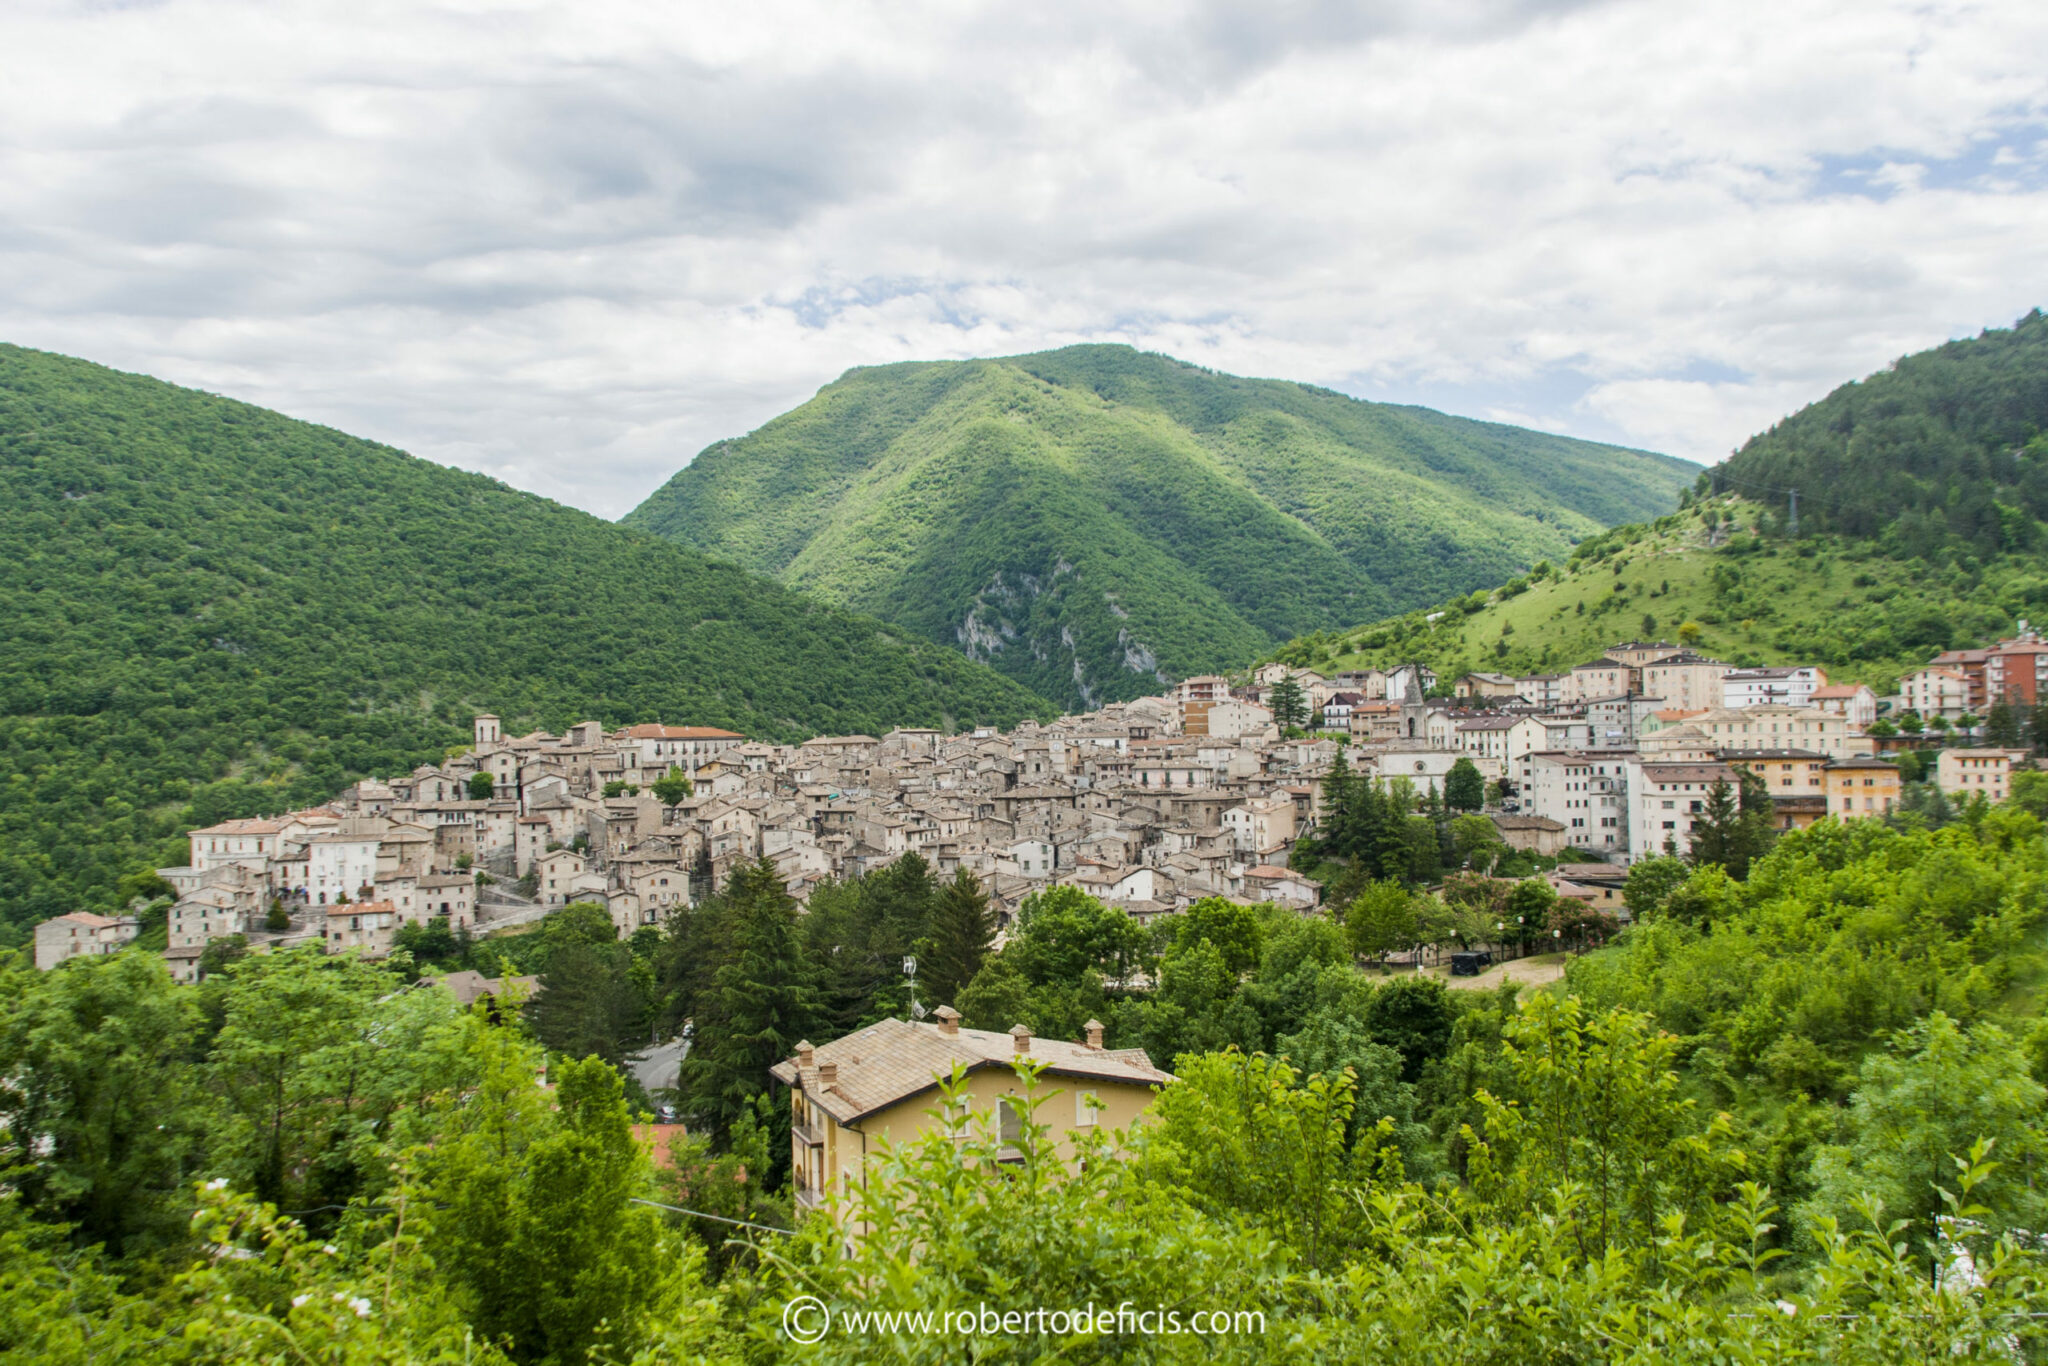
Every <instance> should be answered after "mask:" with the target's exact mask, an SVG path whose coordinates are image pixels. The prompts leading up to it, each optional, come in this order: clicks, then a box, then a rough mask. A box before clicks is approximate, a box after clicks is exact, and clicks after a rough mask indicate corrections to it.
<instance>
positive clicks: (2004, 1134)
mask: <svg viewBox="0 0 2048 1366" xmlns="http://www.w3.org/2000/svg"><path fill="white" fill-rule="evenodd" d="M1893 1048H1894V1051H1893V1052H1891V1053H1878V1054H1873V1055H1872V1056H1871V1057H1869V1058H1867V1059H1865V1060H1864V1063H1863V1069H1862V1072H1861V1074H1860V1075H1859V1077H1858V1080H1857V1085H1856V1094H1855V1097H1854V1099H1853V1100H1852V1101H1851V1102H1850V1105H1849V1113H1848V1116H1847V1124H1846V1125H1845V1130H1846V1132H1845V1133H1844V1140H1845V1141H1844V1142H1842V1143H1840V1144H1830V1145H1827V1146H1825V1147H1823V1148H1821V1149H1820V1150H1819V1151H1818V1152H1816V1153H1815V1154H1814V1158H1813V1184H1814V1193H1813V1196H1812V1198H1811V1199H1810V1200H1808V1201H1807V1202H1806V1204H1805V1205H1804V1206H1803V1207H1802V1208H1801V1210H1800V1215H1801V1217H1802V1218H1803V1219H1804V1220H1805V1221H1806V1222H1807V1223H1808V1224H1814V1225H1817V1224H1818V1223H1819V1222H1820V1221H1821V1220H1823V1219H1826V1218H1830V1217H1832V1218H1834V1219H1837V1220H1838V1221H1840V1222H1841V1223H1843V1224H1850V1223H1853V1222H1855V1221H1856V1209H1855V1206H1856V1203H1857V1202H1858V1201H1859V1200H1860V1199H1862V1198H1863V1197H1865V1196H1874V1197H1876V1198H1877V1199H1878V1200H1881V1201H1882V1202H1883V1207H1884V1213H1885V1217H1886V1218H1888V1219H1910V1220H1912V1221H1913V1227H1914V1232H1915V1234H1916V1236H1918V1237H1919V1238H1922V1239H1926V1240H1930V1241H1931V1240H1932V1239H1933V1237H1934V1232H1935V1230H1934V1221H1935V1219H1936V1217H1937V1216H1939V1215H1942V1214H1946V1213H1949V1212H1950V1211H1949V1210H1948V1209H1947V1208H1946V1207H1945V1205H1944V1203H1943V1201H1942V1200H1941V1198H1940V1191H1941V1190H1943V1189H1950V1190H1953V1189H1954V1188H1955V1177H1956V1158H1957V1157H1958V1156H1960V1155H1962V1154H1966V1153H1968V1152H1969V1151H1970V1148H1971V1145H1972V1144H1975V1143H1977V1142H1978V1141H1979V1140H1988V1142H1989V1143H1990V1144H1992V1145H1994V1146H1992V1147H1990V1149H1989V1155H1990V1157H1991V1158H1992V1163H1991V1169H1990V1170H1988V1171H1987V1173H1986V1178H1987V1179H1985V1180H1984V1181H1983V1182H1982V1183H1981V1184H1980V1185H1979V1186H1978V1187H1977V1189H1976V1192H1975V1194H1976V1198H1977V1201H1978V1203H1979V1204H1980V1205H1981V1206H1983V1209H1982V1210H1981V1211H1980V1212H1979V1213H1978V1214H1977V1215H1976V1216H1975V1217H1976V1218H1977V1219H1978V1220H1979V1221H1980V1222H1985V1223H1988V1224H1989V1225H1990V1226H1991V1227H1993V1228H1994V1229H1998V1230H2003V1229H2013V1228H2017V1229H2038V1228H2040V1227H2042V1224H2043V1221H2044V1219H2048V1190H2044V1189H2043V1186H2044V1184H2048V1133H2044V1132H2043V1129H2042V1124H2041V1116H2042V1105H2043V1102H2044V1101H2048V1089H2044V1088H2043V1087H2042V1085H2041V1083H2039V1082H2038V1081H2036V1080H2035V1079H2034V1078H2033V1076H2032V1075H2030V1073H2029V1071H2028V1068H2027V1058H2026V1055H2025V1053H2023V1052H2022V1051H2021V1050H2020V1049H2019V1048H2018V1047H2017V1046H2016V1045H2015V1044H2014V1043H2013V1041H2012V1040H2011V1039H2010V1038H2009V1037H2008V1036H2007V1035H2006V1034H2005V1032H2004V1031H2003V1030H2000V1029H1999V1028H1997V1027H1996V1026H1995V1025H1989V1024H1983V1025H1978V1026H1977V1027H1976V1028H1975V1029H1972V1030H1964V1029H1962V1028H1960V1027H1959V1026H1958V1025H1957V1024H1956V1022H1955V1021H1954V1020H1952V1019H1950V1018H1949V1017H1948V1016H1947V1015H1945V1014H1942V1013H1941V1012H1940V1011H1936V1012H1935V1013H1934V1014H1932V1015H1930V1016H1928V1017H1927V1018H1926V1019H1924V1020H1920V1021H1917V1022H1916V1023H1914V1024H1913V1025H1912V1026H1911V1027H1910V1028H1908V1029H1906V1030H1903V1031H1901V1032H1900V1034H1899V1035H1898V1037H1897V1038H1896V1039H1895V1040H1894V1043H1893Z"/></svg>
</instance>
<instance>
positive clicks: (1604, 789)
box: [1515, 750, 1635, 857]
mask: <svg viewBox="0 0 2048 1366" xmlns="http://www.w3.org/2000/svg"><path fill="white" fill-rule="evenodd" d="M1634 759H1635V756H1634V755H1632V754H1616V753H1602V752H1600V751H1597V750H1561V751H1550V752H1538V753H1533V754H1525V755H1523V756H1522V758H1521V760H1520V761H1519V762H1518V763H1517V764H1516V766H1515V776H1516V778H1517V779H1518V782H1519V792H1518V798H1519V800H1520V803H1521V808H1522V810H1521V814H1523V815H1525V816H1541V817H1544V818H1545V819H1548V820H1553V821H1556V822H1557V823H1558V824H1559V825H1562V826H1563V827H1564V828H1565V834H1564V838H1565V842H1566V843H1568V844H1571V845H1575V846H1576V847H1578V848H1581V849H1593V850H1597V851H1599V852H1601V853H1603V854H1610V855H1613V856H1615V857H1623V856H1625V855H1626V854H1627V853H1628V849H1629V845H1628V808H1627V801H1628V779H1627V766H1628V764H1629V763H1631V762H1633V761H1634Z"/></svg>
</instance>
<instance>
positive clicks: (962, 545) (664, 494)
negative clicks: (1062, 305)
mask: <svg viewBox="0 0 2048 1366" xmlns="http://www.w3.org/2000/svg"><path fill="white" fill-rule="evenodd" d="M1617 462H1618V463H1617ZM1696 468H1697V467H1695V466H1692V465H1690V464H1689V463H1688V462H1683V461H1677V460H1674V459H1672V458H1670V457H1664V456H1655V455H1652V454H1649V453H1647V452H1635V451H1629V450H1626V449H1625V448H1621V447H1608V446H1600V445H1597V444H1595V443H1588V442H1579V441H1574V440H1572V439H1569V438H1562V437H1553V436H1549V435H1547V434H1543V433H1534V432H1527V431H1524V430H1522V429H1519V428H1513V427H1507V426H1504V425H1502V424H1497V423H1484V422H1478V421H1474V420H1472V419H1463V418H1453V417H1449V416H1447V415H1444V414H1438V413H1434V412H1432V411H1431V410H1428V409H1420V408H1414V407H1406V406H1402V407H1396V406H1393V405H1376V404H1369V403H1364V402H1362V401H1360V400H1357V399H1351V398H1347V397H1344V396H1343V395H1339V394H1335V393H1333V392H1332V391H1329V390H1324V389H1317V388H1314V387H1312V386H1304V385H1299V384H1295V383H1293V382H1290V381H1284V380H1254V379H1244V378H1240V377H1237V376H1231V375H1224V374H1220V373H1217V372H1213V371H1208V370H1204V369H1202V368H1201V367H1199V366H1192V365H1188V364H1187V363H1185V362H1181V361H1176V360H1174V359H1172V358H1171V357H1165V356H1159V355H1156V354H1151V353H1141V352H1137V351H1135V350H1132V349H1131V348H1129V347H1124V346H1108V345H1090V346H1079V347H1068V348H1064V349H1062V350H1058V351H1050V352H1039V353H1032V354H1028V355H1023V356H1012V357H993V358H983V359H977V360H970V361H939V362H897V363H894V364H890V365H885V366H872V367H856V368H855V369H852V370H849V371H847V372H846V373H845V374H844V375H842V376H841V377H840V378H839V379H838V380H835V381H833V382H832V383H831V384H828V385H826V386H824V387H823V388H821V389H820V390H819V391H818V393H817V395H816V396H814V397H813V398H812V399H811V400H809V401H808V402H806V403H805V404H802V405H800V406H799V407H797V408H796V409H793V410H791V411H790V412H788V413H785V414H782V415H781V416H779V417H777V418H775V419H772V420H771V421H770V422H768V423H766V424H763V426H762V427H760V428H757V429H756V430H755V431H754V432H752V433H749V434H748V435H746V436H744V437H738V438H733V439H730V440H727V441H721V442H717V443H714V444H713V445H711V446H709V447H707V448H706V449H705V450H704V451H703V452H702V453H701V454H700V455H699V456H698V457H697V458H696V460H694V461H692V462H691V463H690V464H689V465H688V466H685V467H684V468H683V469H682V470H680V471H679V472H678V473H677V474H676V475H675V476H674V477H673V478H672V479H671V480H670V481H669V482H668V484H666V485H664V486H663V488H662V489H660V490H657V491H656V493H655V494H653V495H651V496H650V497H649V498H648V500H647V501H646V502H644V503H642V504H641V506H640V507H638V508H636V509H634V510H633V511H632V512H631V513H628V514H627V516H626V517H625V518H624V519H622V520H623V522H624V523H625V524H626V525H629V526H638V527H644V528H646V529H648V530H652V531H656V532H658V533H661V534H664V535H668V536H670V537H672V538H674V539H676V540H678V541H681V542H682V543H684V544H687V545H691V546H693V547H695V548H697V549H699V550H702V551H704V552H705V553H707V554H711V555H714V556H716V557H719V558H722V559H726V560H729V561H730V562H733V563H736V564H740V565H742V566H744V567H746V568H749V569H752V570H755V571H757V572H761V573H767V574H771V575H774V576H776V577H777V578H779V579H781V580H782V581H783V582H785V583H789V584H791V585H794V586H799V587H803V588H806V589H809V590H812V591H815V592H818V593H820V594H821V595H823V596H824V597H826V598H827V599H828V600H831V601H835V602H840V603H844V604H847V605H850V606H855V607H857V608H859V609H860V610H863V611H870V612H873V613H875V614H876V615H878V616H881V617H883V618H884V619H886V620H891V621H898V622H901V623H903V624H904V625H905V626H906V627H908V628H909V629H912V630H914V631H916V632H918V633H919V634H921V635H923V636H925V637H926V638H928V639H933V640H938V641H942V642H945V643H948V644H952V645H954V646H955V647H956V648H960V649H961V650H963V651H964V652H966V653H968V654H969V655H970V656H971V657H976V658H985V659H988V660H989V661H990V662H992V663H994V664H995V665H996V666H997V667H998V668H999V669H1001V670H1002V671H1003V672H1005V673H1008V674H1010V676H1012V677H1014V678H1017V679H1019V680H1020V681H1022V682H1024V683H1026V684H1027V685H1028V686H1030V687H1032V688H1034V689H1035V690H1036V691H1038V692H1039V693H1040V694H1041V695H1043V696H1046V697H1048V698H1050V699H1052V700H1054V701H1057V702H1060V703H1062V704H1064V705H1076V704H1078V705H1095V704H1098V703H1099V702H1101V701H1104V700H1112V699H1115V698H1121V697H1130V696H1136V695H1140V694H1142V693H1143V692H1145V691H1148V690H1156V688H1157V687H1158V686H1159V684H1160V681H1161V680H1162V679H1165V678H1172V677H1179V676H1185V675H1186V674H1189V673H1196V672H1202V671H1204V670H1207V669H1211V668H1215V667H1218V666H1220V665H1224V664H1239V663H1242V662H1244V661H1245V660H1247V659H1250V658H1253V657H1255V656H1256V655H1258V654H1260V653H1263V652H1265V651H1266V650H1269V649H1270V648H1272V646H1273V645H1274V644H1275V643H1276V642H1277V641H1279V640H1282V639H1285V638H1286V637H1287V636H1288V635H1290V634H1292V633H1294V632H1295V631H1296V630H1298V628H1299V626H1300V625H1301V624H1302V623H1305V622H1306V623H1328V624H1334V623H1338V622H1341V621H1344V620H1357V619H1358V617H1359V615H1361V614H1370V613H1372V612H1373V611H1375V610H1383V609H1385V608H1386V607H1388V606H1391V605H1395V604H1402V603H1412V602H1417V601H1423V600H1433V599H1434V598H1435V597H1436V596H1438V595H1440V594H1441V592H1442V584H1443V583H1444V582H1445V581H1447V580H1448V581H1450V582H1453V583H1458V584H1472V583H1477V582H1482V581H1497V580H1498V578H1499V577H1501V576H1502V574H1501V571H1504V570H1509V569H1513V568H1519V567H1523V566H1526V565H1527V564H1528V563H1530V562H1531V561H1533V560H1535V559H1537V558H1540V557H1541V556H1543V555H1545V554H1554V553H1561V552H1562V551H1564V550H1566V549H1568V548H1569V546H1570V544H1571V543H1572V542H1573V541H1575V540H1577V539H1580V538H1582V537H1584V536H1587V535H1591V534H1594V533H1596V532H1598V531H1599V530H1601V529H1602V528H1604V527H1605V526H1606V525H1607V524H1608V523H1609V522H1610V521H1611V520H1614V519H1616V518H1618V517H1622V516H1626V515H1629V514H1631V513H1632V514H1633V515H1636V516H1641V515H1645V514H1647V513H1649V512H1654V511H1661V510H1663V509H1664V508H1665V507H1668V506H1669V505H1670V500H1671V499H1672V498H1674V497H1675V496H1676V494H1677V492H1678V490H1679V489H1680V488H1681V487H1682V486H1683V485H1684V483H1685V482H1687V481H1688V480H1689V479H1690V477H1691V474H1692V472H1693V471H1694V470H1695V469H1696ZM1617 469H1619V470H1620V473H1617ZM1624 476H1626V477H1624ZM1587 509H1590V511H1588V510H1587ZM1596 513H1597V514H1598V515H1594V514H1596Z"/></svg>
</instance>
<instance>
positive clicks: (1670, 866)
mask: <svg viewBox="0 0 2048 1366" xmlns="http://www.w3.org/2000/svg"><path fill="white" fill-rule="evenodd" d="M1690 876H1692V870H1691V869H1690V868H1688V867H1686V865H1685V861H1684V860H1683V859H1675V858H1670V857H1667V856H1663V855H1659V856H1657V857H1654V858H1646V859H1638V860H1636V862H1635V863H1634V864H1632V865H1631V866H1630V867H1629V870H1628V881H1627V882H1625V883H1624V884H1622V889H1621V901H1622V904H1623V905H1624V906H1627V907H1628V913H1629V914H1630V915H1632V916H1634V917H1635V918H1636V919H1638V920H1648V919H1650V918H1651V917H1653V916H1656V915H1658V914H1661V913H1662V912H1663V910H1664V905H1665V903H1666V902H1668V901H1669V900H1670V899H1671V894H1672V893H1673V892H1675V891H1677V890H1678V889H1679V888H1680V887H1681V886H1683V885H1684V884H1685V880H1686V879H1687V878H1688V877H1690Z"/></svg>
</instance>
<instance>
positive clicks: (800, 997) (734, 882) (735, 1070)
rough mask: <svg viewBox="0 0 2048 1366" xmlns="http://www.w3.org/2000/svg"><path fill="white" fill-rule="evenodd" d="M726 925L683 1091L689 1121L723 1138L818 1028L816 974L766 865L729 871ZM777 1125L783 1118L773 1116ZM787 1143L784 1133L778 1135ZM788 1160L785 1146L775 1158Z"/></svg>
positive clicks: (782, 890)
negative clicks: (771, 1072) (774, 1071)
mask: <svg viewBox="0 0 2048 1366" xmlns="http://www.w3.org/2000/svg"><path fill="white" fill-rule="evenodd" d="M725 901H726V905H727V908H728V910H727V913H728V914H729V915H730V917H731V920H730V923H729V925H728V927H727V929H726V933H725V946H726V953H725V956H724V961H723V962H721V963H720V964H719V966H718V968H717V970H716V972H715V973H714V974H713V979H712V981H713V984H712V988H711V991H710V992H709V993H708V995H707V997H706V999H704V1000H702V1001H700V1002H699V1003H698V1007H697V1012H696V1017H695V1021H694V1025H695V1028H694V1031H693V1038H694V1039H695V1040H696V1045H695V1046H694V1047H693V1048H692V1049H691V1050H690V1053H689V1056H688V1057H687V1058H685V1059H684V1062H683V1067H682V1075H681V1085H680V1089H681V1090H682V1092H683V1094H684V1096H685V1099H686V1102H687V1104H688V1106H689V1109H690V1113H691V1114H692V1115H693V1116H695V1117H696V1120H697V1122H698V1123H699V1124H708V1125H710V1126H712V1127H713V1129H714V1132H715V1133H717V1134H719V1135H720V1136H723V1135H724V1134H725V1133H726V1132H727V1131H728V1129H729V1127H730V1126H731V1124H732V1123H733V1121H734V1120H736V1119H737V1118H738V1117H739V1115H740V1113H741V1112H742V1111H743V1110H744V1111H748V1112H751V1109H752V1106H753V1101H754V1097H755V1096H758V1095H760V1094H761V1093H763V1092H764V1091H766V1090H767V1089H768V1069H769V1068H770V1067H772V1066H774V1065H775V1064H776V1063H778V1062H781V1061H783V1060H784V1059H786V1058H790V1057H793V1056H795V1054H796V1045H797V1043H798V1041H799V1040H801V1039H803V1038H805V1037H806V1036H807V1035H809V1034H810V1033H811V1032H812V1031H813V1030H815V1029H816V1027H817V1024H818V1011H819V1002H818V991H817V982H816V974H815V972H814V970H813V968H812V966H811V963H810V960H809V958H808V957H807V955H806V954H805V953H804V948H803V941H802V940H801V938H800V937H799V935H798V931H797V912H796V903H795V902H794V901H792V900H791V899H790V896H789V891H788V889H787V888H786V887H784V886H783V882H782V878H781V877H780V876H779V875H778V874H777V873H776V871H775V865H774V864H772V863H770V862H768V861H767V860H766V859H761V860H759V861H757V862H754V863H743V864H741V865H739V867H737V868H735V869H734V870H733V874H732V877H731V879H730V881H729V882H728V883H727V886H726V891H725ZM776 1113H777V1115H778V1117H779V1118H780V1119H781V1122H782V1123H784V1124H786V1123H787V1122H788V1118H787V1114H786V1112H784V1111H781V1110H779V1109H778V1110H777V1112H776ZM783 1132H784V1134H785V1135H786V1132H787V1131H786V1130H784V1131H783ZM780 1151H781V1152H782V1153H784V1154H786V1153H787V1151H788V1149H787V1147H786V1145H785V1146H784V1147H783V1148H782V1149H781V1150H780Z"/></svg>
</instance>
